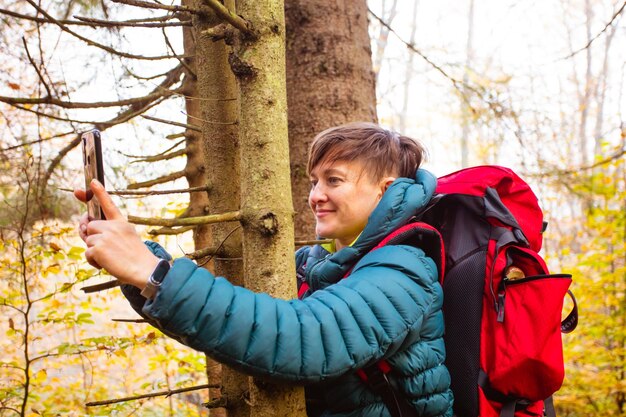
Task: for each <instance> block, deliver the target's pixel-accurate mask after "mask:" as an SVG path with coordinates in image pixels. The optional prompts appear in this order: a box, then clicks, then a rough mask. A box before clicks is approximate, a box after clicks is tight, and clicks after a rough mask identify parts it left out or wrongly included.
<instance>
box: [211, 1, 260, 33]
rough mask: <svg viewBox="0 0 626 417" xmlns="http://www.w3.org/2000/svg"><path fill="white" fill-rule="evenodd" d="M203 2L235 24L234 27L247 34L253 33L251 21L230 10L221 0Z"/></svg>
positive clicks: (219, 15) (225, 19)
mask: <svg viewBox="0 0 626 417" xmlns="http://www.w3.org/2000/svg"><path fill="white" fill-rule="evenodd" d="M202 3H204V4H206V5H207V6H209V7H210V8H211V9H213V11H214V12H215V14H216V15H217V16H218V17H219V18H221V19H222V20H224V21H226V22H228V23H230V24H231V25H233V26H234V27H236V28H237V29H239V30H240V31H241V32H243V33H245V34H247V35H253V31H252V27H251V25H250V22H248V21H247V20H245V19H243V18H242V17H241V16H239V15H236V14H235V13H233V12H231V11H230V10H228V8H226V6H224V5H223V4H222V3H220V2H219V1H217V0H202Z"/></svg>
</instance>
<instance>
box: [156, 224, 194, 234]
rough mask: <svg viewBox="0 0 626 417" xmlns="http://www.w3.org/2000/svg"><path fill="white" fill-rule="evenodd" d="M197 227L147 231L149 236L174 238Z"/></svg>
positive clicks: (162, 228)
mask: <svg viewBox="0 0 626 417" xmlns="http://www.w3.org/2000/svg"><path fill="white" fill-rule="evenodd" d="M196 227H197V226H184V227H161V228H159V229H152V230H149V231H148V234H149V235H150V236H159V235H165V236H175V235H180V234H182V233H185V232H188V231H190V230H193V229H195V228H196Z"/></svg>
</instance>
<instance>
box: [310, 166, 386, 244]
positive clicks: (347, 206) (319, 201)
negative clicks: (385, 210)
mask: <svg viewBox="0 0 626 417" xmlns="http://www.w3.org/2000/svg"><path fill="white" fill-rule="evenodd" d="M364 168H365V167H364V166H363V164H362V163H361V162H359V161H358V160H357V161H336V162H332V163H321V164H320V165H318V166H316V167H315V168H313V169H312V170H311V173H310V179H311V192H310V194H309V205H310V206H311V209H312V210H313V214H314V215H315V219H316V221H317V223H316V226H315V233H316V234H317V235H318V236H320V237H323V238H327V239H334V240H335V247H336V248H337V249H341V248H342V247H344V246H348V245H350V244H351V243H352V242H353V241H354V240H355V239H356V238H357V237H358V236H359V234H360V233H361V232H362V231H363V229H364V228H365V225H366V224H367V219H368V217H369V215H370V214H371V213H372V211H374V209H375V208H376V206H377V205H378V202H379V201H380V199H381V198H382V196H383V193H384V192H385V190H386V189H387V187H388V186H389V184H391V183H392V182H393V180H394V179H395V178H394V177H384V178H382V179H381V180H379V181H376V180H374V179H372V178H371V176H370V175H368V174H367V172H366V170H365V169H364Z"/></svg>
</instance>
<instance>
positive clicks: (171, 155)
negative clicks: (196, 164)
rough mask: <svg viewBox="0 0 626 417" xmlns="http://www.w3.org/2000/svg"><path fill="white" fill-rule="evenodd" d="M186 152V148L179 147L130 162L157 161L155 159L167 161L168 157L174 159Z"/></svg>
mask: <svg viewBox="0 0 626 417" xmlns="http://www.w3.org/2000/svg"><path fill="white" fill-rule="evenodd" d="M186 154H187V150H186V149H179V150H177V151H174V152H169V153H167V152H163V153H161V154H159V155H152V156H147V157H145V158H141V159H137V160H135V161H132V162H131V163H140V162H157V161H168V160H170V159H174V158H177V157H179V156H183V155H186Z"/></svg>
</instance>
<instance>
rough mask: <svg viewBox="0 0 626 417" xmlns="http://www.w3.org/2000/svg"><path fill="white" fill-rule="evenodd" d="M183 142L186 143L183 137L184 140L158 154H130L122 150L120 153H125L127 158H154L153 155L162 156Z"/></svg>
mask: <svg viewBox="0 0 626 417" xmlns="http://www.w3.org/2000/svg"><path fill="white" fill-rule="evenodd" d="M183 143H185V139H183V140H180V141H178V142H176V143H175V144H174V145H172V146H170V147H169V148H167V149H166V150H164V151H163V152H160V153H158V154H156V155H151V156H146V155H130V154H127V153H124V152H121V151H120V152H119V153H120V154H122V155H124V156H125V157H126V158H134V159H139V160H141V161H144V160H146V159H148V158H152V157H154V156H161V155H164V154H166V153H168V152H170V151H171V150H173V149H175V148H176V147H178V146H180V145H182V144H183Z"/></svg>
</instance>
